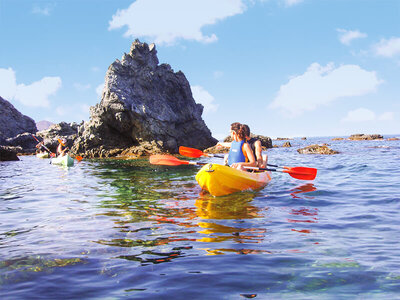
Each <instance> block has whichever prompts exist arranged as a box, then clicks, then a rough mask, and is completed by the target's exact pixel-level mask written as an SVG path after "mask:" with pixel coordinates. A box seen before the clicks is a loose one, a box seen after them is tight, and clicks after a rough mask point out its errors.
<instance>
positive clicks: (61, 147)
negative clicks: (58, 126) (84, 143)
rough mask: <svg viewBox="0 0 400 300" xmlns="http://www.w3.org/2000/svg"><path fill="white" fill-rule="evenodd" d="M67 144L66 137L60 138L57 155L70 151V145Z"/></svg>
mask: <svg viewBox="0 0 400 300" xmlns="http://www.w3.org/2000/svg"><path fill="white" fill-rule="evenodd" d="M66 144H67V140H66V139H65V138H62V139H59V144H58V147H57V157H61V156H64V155H65V154H66V152H68V147H65V145H66ZM64 147H65V148H64Z"/></svg>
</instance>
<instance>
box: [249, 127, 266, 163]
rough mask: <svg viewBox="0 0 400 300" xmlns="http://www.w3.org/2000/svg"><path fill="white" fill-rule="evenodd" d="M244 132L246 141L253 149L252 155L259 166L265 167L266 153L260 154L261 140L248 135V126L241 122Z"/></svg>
mask: <svg viewBox="0 0 400 300" xmlns="http://www.w3.org/2000/svg"><path fill="white" fill-rule="evenodd" d="M243 129H244V133H245V135H246V142H247V143H248V144H249V146H250V148H251V150H252V151H253V154H254V157H255V159H256V162H257V166H258V167H259V168H265V167H266V165H267V162H268V156H267V154H265V155H263V154H262V147H261V141H260V140H258V139H256V138H252V137H250V127H249V126H248V125H246V124H243Z"/></svg>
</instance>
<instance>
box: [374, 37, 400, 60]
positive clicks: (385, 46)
mask: <svg viewBox="0 0 400 300" xmlns="http://www.w3.org/2000/svg"><path fill="white" fill-rule="evenodd" d="M374 51H375V54H376V55H379V56H384V57H393V56H396V55H399V54H400V38H397V37H392V38H390V39H389V40H386V39H382V40H381V41H380V42H379V43H378V44H376V45H374Z"/></svg>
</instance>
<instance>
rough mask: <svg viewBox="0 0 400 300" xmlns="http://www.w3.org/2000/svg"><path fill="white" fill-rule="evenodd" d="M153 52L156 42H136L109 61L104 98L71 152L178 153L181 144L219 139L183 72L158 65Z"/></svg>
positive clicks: (91, 154) (204, 144) (207, 144)
mask: <svg viewBox="0 0 400 300" xmlns="http://www.w3.org/2000/svg"><path fill="white" fill-rule="evenodd" d="M156 54H157V51H156V48H155V45H154V44H151V45H148V44H146V43H140V42H139V41H138V40H136V41H135V42H133V44H132V46H131V49H130V52H129V53H128V54H126V53H125V54H124V56H123V57H122V59H121V61H120V60H116V61H115V62H113V63H112V64H111V65H110V67H109V68H108V71H107V73H106V78H105V86H104V89H103V93H102V100H101V102H100V103H99V104H97V105H96V106H94V107H91V112H90V114H91V120H90V121H89V122H85V123H84V125H83V126H82V127H81V128H80V129H79V134H78V135H79V136H78V138H77V140H76V142H75V144H74V147H73V149H72V150H73V151H74V152H76V153H80V154H84V155H86V156H89V157H97V156H100V157H102V156H114V155H117V154H121V153H122V152H123V151H124V152H125V153H127V152H131V153H134V154H147V153H152V152H160V151H168V152H171V153H177V152H178V147H179V146H180V145H185V146H188V147H194V148H199V149H205V148H207V147H210V146H212V145H215V144H216V143H217V140H216V139H214V138H213V137H212V136H211V132H210V131H209V129H208V128H207V126H206V125H205V123H204V121H203V120H202V118H201V115H202V112H203V106H202V105H201V104H196V103H195V101H194V99H193V96H192V93H191V89H190V85H189V82H188V81H187V79H186V77H185V75H184V74H183V73H182V72H181V71H179V72H176V73H175V72H174V71H173V70H172V69H171V67H170V66H169V65H168V64H161V65H159V62H158V58H157V55H156Z"/></svg>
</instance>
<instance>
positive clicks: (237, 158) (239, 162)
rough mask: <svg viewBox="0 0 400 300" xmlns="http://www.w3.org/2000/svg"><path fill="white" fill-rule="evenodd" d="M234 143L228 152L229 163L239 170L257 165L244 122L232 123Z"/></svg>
mask: <svg viewBox="0 0 400 300" xmlns="http://www.w3.org/2000/svg"><path fill="white" fill-rule="evenodd" d="M231 137H232V143H231V148H230V150H229V154H228V165H229V166H230V167H232V168H236V169H238V170H243V171H245V169H244V168H243V167H244V166H246V167H255V166H256V160H255V157H254V154H253V151H252V150H251V148H250V145H249V144H248V143H246V135H245V129H244V128H243V124H240V123H237V122H236V123H232V124H231Z"/></svg>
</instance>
